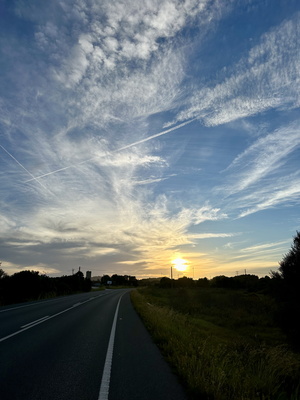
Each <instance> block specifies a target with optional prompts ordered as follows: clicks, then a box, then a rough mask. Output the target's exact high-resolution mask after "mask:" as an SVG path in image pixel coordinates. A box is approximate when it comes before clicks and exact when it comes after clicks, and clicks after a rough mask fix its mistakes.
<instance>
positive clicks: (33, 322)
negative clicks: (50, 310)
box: [21, 315, 49, 328]
mask: <svg viewBox="0 0 300 400" xmlns="http://www.w3.org/2000/svg"><path fill="white" fill-rule="evenodd" d="M46 318H49V315H46V316H45V317H43V318H40V319H36V320H35V321H32V322H29V324H26V325H22V326H21V328H26V326H29V325H32V324H35V323H36V322H39V321H42V320H44V319H46Z"/></svg>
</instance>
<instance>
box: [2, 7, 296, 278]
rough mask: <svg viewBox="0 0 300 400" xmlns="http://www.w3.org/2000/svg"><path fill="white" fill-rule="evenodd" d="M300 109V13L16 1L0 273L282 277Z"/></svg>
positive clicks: (5, 25) (6, 39)
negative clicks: (279, 270) (275, 274)
mask: <svg viewBox="0 0 300 400" xmlns="http://www.w3.org/2000/svg"><path fill="white" fill-rule="evenodd" d="M299 107H300V2H299V1H296V0H226V1H222V0H139V1H136V0H126V1H125V0H115V1H114V2H112V1H110V0H101V1H100V0H52V1H47V2H41V1H40V0H0V261H1V262H2V266H1V268H2V269H4V270H5V272H7V273H8V274H13V273H15V272H18V271H21V270H24V269H30V270H36V271H40V272H41V273H45V274H47V275H49V276H61V275H70V274H71V273H72V271H73V270H75V271H77V270H78V268H79V266H80V267H81V270H82V271H83V272H85V271H86V270H91V271H92V275H93V276H95V275H103V274H108V275H111V274H122V275H124V274H126V275H134V276H136V277H137V278H149V277H161V276H170V269H171V266H172V265H173V266H174V267H176V265H174V264H172V263H173V261H174V260H178V259H179V260H181V259H183V260H185V261H184V262H183V264H184V265H185V266H186V271H176V268H174V273H173V276H174V277H175V278H177V277H181V276H183V275H185V276H189V277H193V278H194V279H198V278H203V277H207V278H213V277H214V276H218V275H226V276H234V275H236V274H243V273H249V274H255V275H258V276H260V277H262V276H265V275H269V274H270V271H271V270H273V271H274V270H277V268H278V266H279V265H278V263H279V261H280V260H282V258H283V256H284V254H286V253H287V252H288V250H289V249H290V246H291V243H292V239H293V237H294V236H295V234H296V231H297V230H299V229H300V213H299V211H300V207H299V205H300V204H299V203H300V168H299V167H300V161H299V160H300V113H299ZM179 264H180V263H179ZM181 264H182V262H181ZM179 269H181V268H179Z"/></svg>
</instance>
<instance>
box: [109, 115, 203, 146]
mask: <svg viewBox="0 0 300 400" xmlns="http://www.w3.org/2000/svg"><path fill="white" fill-rule="evenodd" d="M195 119H197V118H192V119H190V120H189V121H186V122H183V123H182V124H180V125H176V126H174V127H173V128H170V129H167V130H166V131H162V132H159V133H156V134H155V135H152V136H149V137H147V138H145V139H142V140H139V141H137V142H134V143H131V144H128V145H127V146H124V147H121V148H120V149H118V150H114V151H113V152H112V153H116V152H117V151H121V150H125V149H129V147H133V146H136V145H137V144H141V143H145V142H148V140H151V139H154V138H156V137H159V136H162V135H165V134H166V133H169V132H172V131H175V130H176V129H179V128H182V127H183V126H185V125H188V124H190V123H191V122H193V121H195Z"/></svg>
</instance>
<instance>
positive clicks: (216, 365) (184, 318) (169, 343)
mask: <svg viewBox="0 0 300 400" xmlns="http://www.w3.org/2000/svg"><path fill="white" fill-rule="evenodd" d="M131 298H132V301H133V304H134V306H135V308H136V309H137V311H138V313H139V314H140V315H141V317H142V319H143V321H144V323H145V325H146V327H147V328H148V329H149V331H150V333H151V334H152V336H153V338H154V340H155V342H156V343H157V345H158V346H159V348H160V349H161V351H162V353H163V354H164V356H165V358H166V359H167V360H168V361H169V363H170V365H171V366H172V367H173V369H174V371H175V372H176V373H177V374H178V376H179V377H180V378H181V379H182V381H183V382H184V384H185V385H186V387H187V388H188V391H189V393H190V394H191V397H194V398H197V399H215V400H229V399H232V400H236V399H237V400H252V399H253V400H254V399H261V400H267V399H276V400H288V399H289V400H296V399H298V398H300V388H299V378H300V359H299V355H297V354H294V353H293V352H291V351H290V350H289V349H288V347H287V346H286V344H285V337H284V336H283V334H282V333H281V332H280V330H279V329H278V328H277V327H276V325H275V323H274V321H273V314H274V311H275V304H274V303H273V301H272V299H270V298H268V297H266V296H263V295H249V294H245V293H242V292H235V291H228V290H219V289H158V288H147V289H139V290H135V291H132V293H131ZM298 392H299V397H298V396H297V393H298Z"/></svg>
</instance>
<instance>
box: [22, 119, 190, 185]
mask: <svg viewBox="0 0 300 400" xmlns="http://www.w3.org/2000/svg"><path fill="white" fill-rule="evenodd" d="M196 119H197V118H192V119H190V120H189V121H186V122H183V123H182V124H179V125H176V126H174V127H173V128H170V129H167V130H165V131H162V132H159V133H156V134H155V135H152V136H149V137H147V138H145V139H141V140H138V141H137V142H134V143H130V144H128V145H126V146H123V147H120V148H119V149H116V150H113V151H111V152H110V153H108V154H107V155H110V154H113V153H117V152H118V151H122V150H125V149H129V148H130V147H133V146H136V145H138V144H141V143H145V142H148V140H151V139H154V138H157V137H159V136H162V135H165V134H166V133H169V132H172V131H175V130H176V129H179V128H182V127H183V126H185V125H188V124H190V123H191V122H193V121H195V120H196ZM105 156H106V155H103V156H95V157H92V158H89V159H88V160H84V161H81V162H80V163H78V164H73V165H68V166H67V167H63V168H59V169H56V170H54V171H51V172H48V173H47V174H43V175H39V176H36V177H33V176H32V175H31V174H30V175H31V176H32V179H28V180H27V181H25V182H24V183H27V182H31V181H33V180H35V179H40V178H44V177H45V176H49V175H52V174H56V173H57V172H60V171H65V170H67V169H69V168H75V167H76V166H78V165H81V164H85V163H87V162H89V161H92V160H94V159H96V158H100V157H105Z"/></svg>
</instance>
